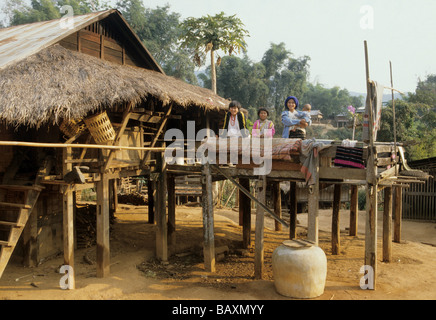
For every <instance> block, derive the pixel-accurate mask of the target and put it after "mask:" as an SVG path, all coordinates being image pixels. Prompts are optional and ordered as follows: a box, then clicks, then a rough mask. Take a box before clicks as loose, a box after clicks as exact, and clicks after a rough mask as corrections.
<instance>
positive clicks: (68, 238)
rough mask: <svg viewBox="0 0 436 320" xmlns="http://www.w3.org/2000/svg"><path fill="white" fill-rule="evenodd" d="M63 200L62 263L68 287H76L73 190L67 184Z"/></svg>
mask: <svg viewBox="0 0 436 320" xmlns="http://www.w3.org/2000/svg"><path fill="white" fill-rule="evenodd" d="M63 198H64V201H63V234H64V236H63V240H64V265H66V266H69V268H68V289H75V288H76V281H75V272H74V267H75V265H74V208H73V191H72V189H71V186H70V185H68V186H67V187H65V190H64V196H63Z"/></svg>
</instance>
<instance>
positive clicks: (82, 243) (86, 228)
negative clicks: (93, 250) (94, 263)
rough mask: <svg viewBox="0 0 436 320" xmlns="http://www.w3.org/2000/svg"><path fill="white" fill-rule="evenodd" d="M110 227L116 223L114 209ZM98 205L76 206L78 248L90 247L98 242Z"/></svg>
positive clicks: (111, 214) (110, 214)
mask: <svg viewBox="0 0 436 320" xmlns="http://www.w3.org/2000/svg"><path fill="white" fill-rule="evenodd" d="M109 222H110V229H109V230H111V229H112V225H113V224H114V223H115V216H114V213H113V210H110V212H109ZM96 224H97V206H96V205H94V204H85V205H80V206H77V208H76V231H77V248H78V249H82V248H89V247H92V246H93V245H95V244H96V242H97V226H96Z"/></svg>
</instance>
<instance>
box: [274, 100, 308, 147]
mask: <svg viewBox="0 0 436 320" xmlns="http://www.w3.org/2000/svg"><path fill="white" fill-rule="evenodd" d="M297 108H298V99H297V98H296V97H294V96H289V97H287V98H286V100H285V111H283V112H282V114H281V118H282V123H283V126H284V127H283V134H282V138H299V139H305V138H306V127H307V126H309V125H310V124H311V122H312V121H311V119H310V117H308V116H307V114H306V113H305V112H302V111H298V110H297Z"/></svg>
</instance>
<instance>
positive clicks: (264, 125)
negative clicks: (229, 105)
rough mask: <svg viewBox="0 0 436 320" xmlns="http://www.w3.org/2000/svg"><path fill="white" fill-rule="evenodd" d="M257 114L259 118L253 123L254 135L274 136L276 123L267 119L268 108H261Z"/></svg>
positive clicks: (260, 136) (252, 132)
mask: <svg viewBox="0 0 436 320" xmlns="http://www.w3.org/2000/svg"><path fill="white" fill-rule="evenodd" d="M257 115H258V117H259V119H257V120H256V121H255V122H254V124H253V129H252V131H251V134H252V136H253V137H259V138H263V137H265V138H272V137H273V136H274V133H275V132H276V130H275V129H274V123H273V122H272V121H271V120H268V119H267V118H268V116H269V112H268V110H267V109H265V108H259V110H258V111H257ZM267 129H269V130H267Z"/></svg>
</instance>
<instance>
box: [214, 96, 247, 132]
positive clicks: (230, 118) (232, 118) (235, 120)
mask: <svg viewBox="0 0 436 320" xmlns="http://www.w3.org/2000/svg"><path fill="white" fill-rule="evenodd" d="M223 129H224V130H223V132H222V135H221V137H222V138H224V137H243V138H245V137H248V136H249V135H250V132H249V131H248V129H247V122H246V121H245V116H244V114H243V113H242V112H241V104H240V103H239V102H238V101H236V100H233V101H232V102H230V104H229V111H228V112H227V113H226V116H225V118H224V126H223Z"/></svg>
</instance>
